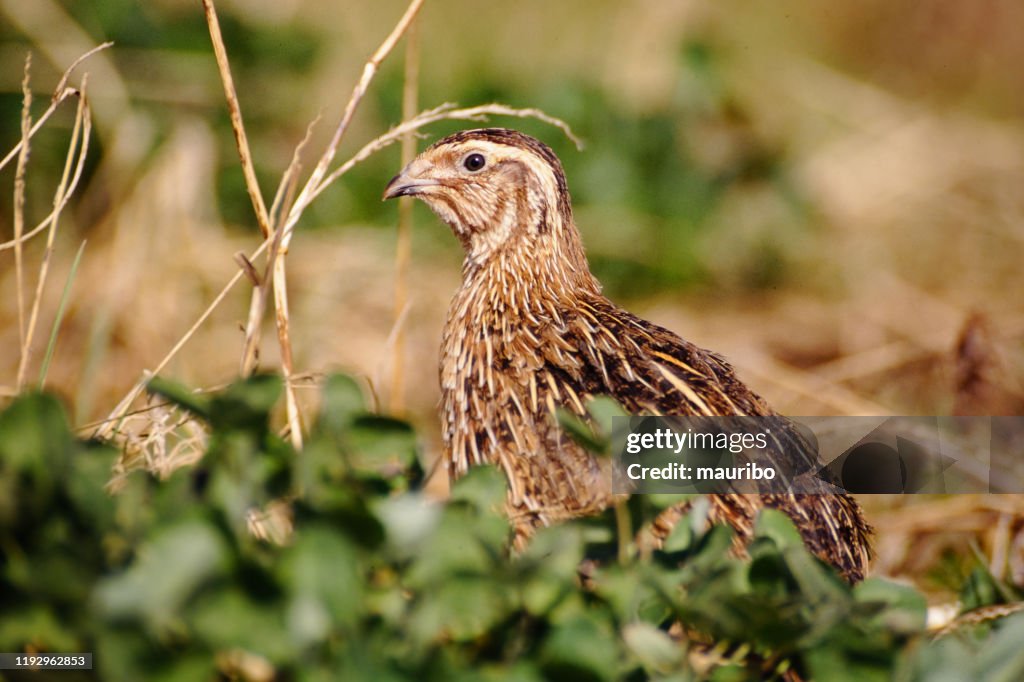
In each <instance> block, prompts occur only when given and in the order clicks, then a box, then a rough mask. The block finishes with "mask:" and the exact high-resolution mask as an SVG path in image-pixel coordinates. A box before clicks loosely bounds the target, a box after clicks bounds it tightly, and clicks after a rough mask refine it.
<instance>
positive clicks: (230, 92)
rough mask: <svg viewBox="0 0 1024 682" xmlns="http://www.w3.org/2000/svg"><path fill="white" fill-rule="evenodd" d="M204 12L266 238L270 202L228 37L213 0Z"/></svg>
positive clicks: (206, 1)
mask: <svg viewBox="0 0 1024 682" xmlns="http://www.w3.org/2000/svg"><path fill="white" fill-rule="evenodd" d="M203 12H204V13H205V14H206V24H207V26H208V27H209V31H210V39H211V40H212V41H213V53H214V55H215V56H216V58H217V69H218V70H219V71H220V80H221V83H223V85H224V97H225V98H226V99H227V103H228V113H229V115H230V116H231V130H232V131H234V134H235V146H236V147H237V148H238V157H239V159H240V160H241V162H242V173H243V174H244V175H245V189H246V190H247V191H248V192H249V199H250V200H251V201H252V207H253V210H254V211H255V212H256V220H257V222H258V223H259V225H260V232H261V233H262V234H263V238H264V239H266V238H267V237H269V236H270V220H269V218H268V216H267V206H266V204H265V203H264V202H263V194H262V193H261V192H260V185H259V181H258V180H257V179H256V168H255V167H254V166H253V163H252V152H250V151H249V138H248V137H247V136H246V134H245V124H244V123H243V122H242V108H241V106H240V105H239V103H238V92H237V91H236V90H235V81H234V79H233V78H232V77H231V65H230V64H229V63H228V52H227V48H226V47H225V46H224V37H223V36H222V35H221V32H220V22H219V21H218V20H217V10H216V9H215V8H214V6H213V0H203Z"/></svg>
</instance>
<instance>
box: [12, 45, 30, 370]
mask: <svg viewBox="0 0 1024 682" xmlns="http://www.w3.org/2000/svg"><path fill="white" fill-rule="evenodd" d="M31 69H32V54H31V53H29V54H27V55H25V77H24V79H22V81H21V92H22V106H21V145H20V147H19V151H18V165H17V169H16V170H15V174H14V244H15V246H14V271H15V274H14V277H15V281H16V282H17V292H16V295H17V297H18V345H19V348H20V349H21V360H20V361H19V363H18V380H17V382H16V383H17V387H18V388H19V389H20V388H21V376H22V368H23V367H24V366H25V364H26V363H27V362H28V360H27V355H28V344H27V343H26V342H25V270H24V263H23V262H22V253H21V235H22V233H23V232H24V230H25V169H26V168H27V166H28V152H29V138H30V137H31V134H32V111H31V109H32V91H31V90H30V89H29V87H28V85H29V74H30V72H31Z"/></svg>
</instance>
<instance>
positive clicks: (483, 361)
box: [384, 128, 870, 581]
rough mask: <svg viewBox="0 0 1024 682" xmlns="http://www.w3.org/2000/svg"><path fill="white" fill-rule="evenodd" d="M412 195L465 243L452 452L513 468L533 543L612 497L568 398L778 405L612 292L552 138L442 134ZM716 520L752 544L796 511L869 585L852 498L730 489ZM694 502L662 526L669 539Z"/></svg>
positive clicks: (390, 192)
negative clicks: (573, 421)
mask: <svg viewBox="0 0 1024 682" xmlns="http://www.w3.org/2000/svg"><path fill="white" fill-rule="evenodd" d="M401 196H411V197H415V198H417V199H420V200H422V201H423V202H425V203H426V204H427V205H428V206H429V207H430V209H432V210H433V212H434V213H435V214H437V216H438V217H439V218H440V219H441V220H442V221H444V222H445V223H447V224H448V226H449V227H450V228H451V230H452V232H453V233H454V234H455V236H456V237H457V238H458V240H459V241H460V242H461V244H462V247H463V249H464V251H465V259H464V262H463V266H462V283H461V286H460V287H459V288H458V290H457V291H456V293H455V295H454V298H453V299H452V301H451V305H450V307H449V310H448V317H447V321H446V324H445V327H444V333H443V339H442V344H441V360H440V381H441V416H442V428H443V440H444V457H445V463H446V465H447V467H448V471H449V475H450V476H451V477H452V478H457V477H459V476H462V475H463V474H465V473H466V471H467V470H468V469H469V468H470V467H472V466H474V465H478V464H484V463H490V464H495V465H497V466H499V467H500V468H501V469H502V470H503V471H504V473H505V474H506V476H507V478H508V483H509V491H508V502H507V508H508V512H509V515H510V518H511V519H512V522H513V526H514V528H515V534H516V538H515V541H516V544H517V545H518V546H522V545H523V543H525V542H526V540H527V539H528V538H529V536H530V535H531V534H532V532H533V531H534V530H535V529H536V528H538V527H540V526H544V525H548V524H551V523H556V522H558V521H560V520H564V519H568V518H573V517H578V516H583V515H589V514H594V513H598V512H600V511H602V510H603V509H605V508H607V507H608V506H609V505H611V504H613V502H614V499H615V495H614V494H613V491H612V484H611V481H612V478H611V475H610V472H609V470H608V464H607V462H606V461H605V460H604V459H603V458H599V457H597V456H595V455H594V454H592V453H590V452H588V451H587V450H586V449H584V448H583V447H581V446H580V445H578V444H577V443H575V442H574V441H573V440H572V439H570V438H567V437H566V434H565V433H564V432H563V430H562V429H561V427H560V426H559V424H558V421H557V420H556V418H555V416H556V413H557V411H558V410H559V409H566V410H569V411H571V412H573V413H575V414H577V415H580V416H585V415H586V405H587V402H588V400H589V399H591V398H592V397H594V396H600V395H607V396H611V397H612V398H614V399H615V400H617V401H618V402H619V403H620V404H621V405H622V406H623V407H624V408H625V409H626V410H627V411H629V412H630V413H634V414H648V415H678V416H687V415H696V416H713V415H721V416H725V415H746V416H770V415H775V414H776V413H775V412H774V411H773V410H772V409H771V408H770V407H769V406H768V404H767V403H766V402H765V401H764V400H763V399H762V398H761V397H760V396H758V395H757V394H756V393H754V392H753V391H752V390H751V389H750V388H748V387H747V386H746V385H745V384H744V383H743V382H741V381H740V380H739V379H738V378H737V376H736V373H735V371H734V370H733V368H732V367H731V366H730V365H729V363H728V362H726V361H725V360H724V359H723V358H722V357H721V356H720V355H718V354H716V353H714V352H711V351H708V350H704V349H702V348H699V347H698V346H696V345H694V344H692V343H690V342H688V341H686V340H684V339H683V338H681V337H680V336H678V335H676V334H675V333H673V332H671V331H669V330H667V329H664V328H662V327H659V326H657V325H655V324H652V323H650V322H648V321H646V320H643V319H641V318H639V317H637V316H635V315H633V314H631V313H629V312H627V311H626V310H624V309H622V308H620V307H619V306H617V305H615V304H614V303H612V302H611V301H610V300H609V299H608V298H606V297H605V296H604V295H603V294H602V293H601V285H600V283H599V282H598V281H597V280H596V279H595V278H594V276H593V275H592V274H591V272H590V268H589V266H588V263H587V259H586V255H585V253H584V249H583V245H582V241H581V238H580V234H579V231H578V230H577V227H576V224H575V222H574V219H573V211H572V204H571V199H570V196H569V190H568V186H567V184H566V178H565V173H564V171H563V169H562V164H561V162H560V161H559V159H558V157H557V156H556V155H555V154H554V152H553V151H552V150H551V149H550V148H549V147H548V146H547V145H545V144H543V143H542V142H540V141H539V140H537V139H535V138H533V137H530V136H528V135H525V134H523V133H520V132H517V131H514V130H508V129H503V128H486V129H478V130H466V131H462V132H458V133H455V134H453V135H450V136H448V137H445V138H444V139H442V140H440V141H438V142H436V143H435V144H433V145H431V146H430V147H429V148H427V149H426V150H424V151H423V152H422V153H421V154H420V155H419V156H418V157H416V158H415V159H414V160H413V161H412V162H410V163H409V164H408V165H407V166H406V167H405V168H404V169H403V170H402V172H401V173H399V174H398V175H396V176H395V177H394V178H393V179H392V180H391V182H390V183H389V184H388V186H387V188H386V189H385V191H384V198H385V199H390V198H394V197H401ZM710 501H711V504H710V512H709V518H710V520H711V521H715V522H725V523H728V524H729V525H731V526H732V527H733V528H734V529H735V530H736V532H737V537H738V538H739V542H740V544H741V545H742V543H743V542H744V541H745V540H746V539H749V537H750V535H751V533H752V529H753V523H754V520H755V518H756V516H757V513H758V511H759V510H760V509H762V508H764V507H771V508H775V509H779V510H781V511H783V512H785V513H786V514H787V515H789V517H790V518H791V519H792V520H793V522H794V525H795V526H796V527H797V529H798V530H799V531H800V533H801V535H802V537H803V539H804V542H805V544H806V545H807V546H808V547H809V548H810V550H811V551H813V552H814V553H815V554H817V555H818V556H819V557H821V558H822V559H824V560H825V561H827V562H829V563H831V564H832V565H834V566H835V567H836V568H837V569H838V570H839V572H840V573H841V574H842V575H843V576H844V577H845V578H846V579H847V580H850V581H857V580H860V579H861V578H862V577H863V576H864V573H865V570H866V567H867V562H868V555H869V535H870V530H869V527H868V526H867V524H866V523H865V521H864V519H863V515H862V512H861V509H860V507H859V505H858V504H857V502H856V501H855V500H854V499H853V498H852V497H850V496H849V495H846V494H844V493H841V492H840V493H833V494H823V495H798V494H791V493H785V492H773V493H765V494H740V493H726V494H715V495H711V496H710ZM684 512H685V507H677V508H674V509H671V510H669V511H668V512H666V513H665V514H663V515H662V516H661V517H659V519H657V520H656V523H655V534H656V535H657V536H658V537H664V536H665V535H667V533H668V532H669V531H670V529H671V526H672V524H673V523H674V522H676V521H677V520H678V519H679V518H681V517H682V515H683V513H684Z"/></svg>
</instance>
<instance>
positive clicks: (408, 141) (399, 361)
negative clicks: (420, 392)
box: [388, 22, 420, 414]
mask: <svg viewBox="0 0 1024 682" xmlns="http://www.w3.org/2000/svg"><path fill="white" fill-rule="evenodd" d="M419 82H420V41H419V31H418V30H417V28H416V23H415V22H413V23H412V24H411V25H410V27H409V35H408V37H407V38H406V43H405V80H404V84H403V87H402V120H407V119H410V118H412V117H413V116H415V115H416V112H417V111H418V110H419ZM414 156H416V136H415V135H414V134H413V133H412V132H409V133H406V134H405V135H404V136H403V137H402V167H403V168H404V167H405V166H406V165H407V164H408V163H409V162H411V161H412V159H413V157H414ZM411 258H412V198H411V197H403V198H402V199H400V200H399V204H398V233H397V234H396V235H395V310H394V316H395V317H394V320H395V323H394V328H395V339H394V346H392V348H391V354H392V355H391V391H390V392H389V405H388V406H389V409H390V411H391V413H392V414H399V413H401V412H402V411H403V410H404V409H405V380H404V369H405V327H404V325H403V324H402V322H403V321H404V320H405V316H406V310H407V309H408V304H409V262H410V260H411Z"/></svg>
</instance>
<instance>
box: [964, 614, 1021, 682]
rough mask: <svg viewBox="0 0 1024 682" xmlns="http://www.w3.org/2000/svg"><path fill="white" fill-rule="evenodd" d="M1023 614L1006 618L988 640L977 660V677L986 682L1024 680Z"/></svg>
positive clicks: (1015, 681)
mask: <svg viewBox="0 0 1024 682" xmlns="http://www.w3.org/2000/svg"><path fill="white" fill-rule="evenodd" d="M1022 642H1024V614H1020V613H1018V614H1014V615H1012V616H1010V617H1008V618H1006V619H1005V620H1004V621H1003V622H1002V623H1001V625H1000V628H999V630H998V631H996V633H995V634H994V635H993V636H992V637H991V638H989V640H988V642H987V645H986V646H985V647H984V648H983V649H982V651H981V652H980V655H979V656H978V659H977V663H976V666H977V673H976V675H977V677H975V678H974V679H977V680H985V681H986V682H1017V681H1018V680H1022V679H1024V646H1021V643H1022Z"/></svg>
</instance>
